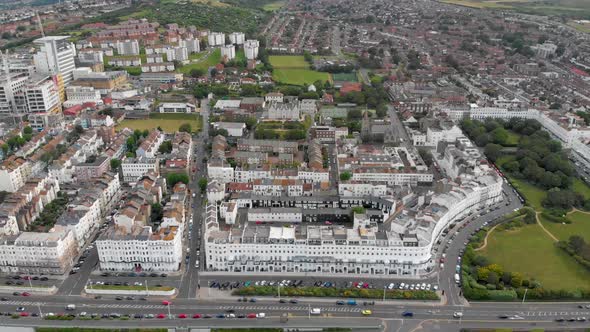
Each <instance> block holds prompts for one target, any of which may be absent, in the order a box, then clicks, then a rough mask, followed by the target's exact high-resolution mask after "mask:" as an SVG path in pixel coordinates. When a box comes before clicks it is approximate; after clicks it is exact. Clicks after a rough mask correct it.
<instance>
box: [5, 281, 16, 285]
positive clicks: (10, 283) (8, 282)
mask: <svg viewBox="0 0 590 332" xmlns="http://www.w3.org/2000/svg"><path fill="white" fill-rule="evenodd" d="M5 284H7V285H8V286H10V285H12V284H14V282H12V281H10V280H8V281H7V282H5Z"/></svg>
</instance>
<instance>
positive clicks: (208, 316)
mask: <svg viewBox="0 0 590 332" xmlns="http://www.w3.org/2000/svg"><path fill="white" fill-rule="evenodd" d="M212 317H213V316H211V315H209V314H207V315H205V316H203V318H212Z"/></svg>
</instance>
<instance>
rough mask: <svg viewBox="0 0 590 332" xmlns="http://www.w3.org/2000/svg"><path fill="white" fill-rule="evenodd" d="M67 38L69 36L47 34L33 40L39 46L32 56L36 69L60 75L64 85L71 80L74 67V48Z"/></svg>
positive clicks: (43, 72) (48, 73) (44, 72)
mask: <svg viewBox="0 0 590 332" xmlns="http://www.w3.org/2000/svg"><path fill="white" fill-rule="evenodd" d="M68 38H69V36H48V37H43V38H39V39H36V40H35V41H34V42H33V43H34V44H35V46H37V47H39V51H38V52H37V53H36V54H35V56H34V58H33V60H34V62H35V67H36V68H37V71H38V72H39V73H42V74H47V75H57V74H59V75H61V77H62V78H63V82H64V85H66V86H67V85H69V84H70V82H71V81H72V79H73V76H72V72H73V71H74V69H75V68H76V64H75V62H74V57H75V55H76V48H75V47H74V44H72V43H71V42H69V41H68Z"/></svg>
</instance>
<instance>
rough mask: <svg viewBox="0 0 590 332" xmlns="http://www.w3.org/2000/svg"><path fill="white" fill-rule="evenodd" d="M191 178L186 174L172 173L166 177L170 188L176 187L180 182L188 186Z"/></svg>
mask: <svg viewBox="0 0 590 332" xmlns="http://www.w3.org/2000/svg"><path fill="white" fill-rule="evenodd" d="M188 181H189V177H188V175H186V174H185V173H170V174H168V175H167V176H166V182H168V185H169V186H170V187H174V186H175V185H176V184H177V183H178V182H182V183H184V184H188Z"/></svg>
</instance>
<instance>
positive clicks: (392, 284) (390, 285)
mask: <svg viewBox="0 0 590 332" xmlns="http://www.w3.org/2000/svg"><path fill="white" fill-rule="evenodd" d="M393 286H395V284H394V283H393V282H392V283H391V284H389V286H387V289H393Z"/></svg>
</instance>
